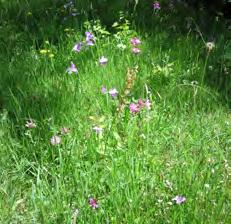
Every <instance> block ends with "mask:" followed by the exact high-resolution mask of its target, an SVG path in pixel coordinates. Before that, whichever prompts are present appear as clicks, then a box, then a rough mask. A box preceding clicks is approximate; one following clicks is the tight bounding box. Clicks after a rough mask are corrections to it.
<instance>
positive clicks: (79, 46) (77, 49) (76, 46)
mask: <svg viewBox="0 0 231 224" xmlns="http://www.w3.org/2000/svg"><path fill="white" fill-rule="evenodd" d="M81 47H82V43H81V42H79V43H77V44H75V46H74V47H73V49H72V50H73V51H75V52H78V53H79V52H80V51H81Z"/></svg>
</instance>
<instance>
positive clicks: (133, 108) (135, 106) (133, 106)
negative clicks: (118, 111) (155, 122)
mask: <svg viewBox="0 0 231 224" xmlns="http://www.w3.org/2000/svg"><path fill="white" fill-rule="evenodd" d="M129 109H130V112H131V113H132V114H136V113H137V112H139V111H140V107H139V105H138V104H135V103H131V104H130V106H129Z"/></svg>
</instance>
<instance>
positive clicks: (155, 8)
mask: <svg viewBox="0 0 231 224" xmlns="http://www.w3.org/2000/svg"><path fill="white" fill-rule="evenodd" d="M153 9H154V10H160V3H159V2H154V3H153Z"/></svg>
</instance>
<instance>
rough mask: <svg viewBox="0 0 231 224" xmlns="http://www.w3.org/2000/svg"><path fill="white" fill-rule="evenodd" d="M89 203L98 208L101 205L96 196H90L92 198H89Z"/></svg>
mask: <svg viewBox="0 0 231 224" xmlns="http://www.w3.org/2000/svg"><path fill="white" fill-rule="evenodd" d="M88 203H89V205H90V206H91V207H92V208H93V209H97V208H98V207H99V205H98V203H97V201H96V199H94V198H90V199H89V200H88Z"/></svg>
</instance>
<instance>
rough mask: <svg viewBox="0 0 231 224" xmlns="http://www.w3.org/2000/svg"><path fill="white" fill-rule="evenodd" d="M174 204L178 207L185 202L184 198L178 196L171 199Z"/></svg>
mask: <svg viewBox="0 0 231 224" xmlns="http://www.w3.org/2000/svg"><path fill="white" fill-rule="evenodd" d="M172 201H174V202H175V203H176V204H178V205H180V204H182V203H184V202H185V201H186V198H185V197H183V196H180V195H177V196H176V197H175V198H173V199H172Z"/></svg>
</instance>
